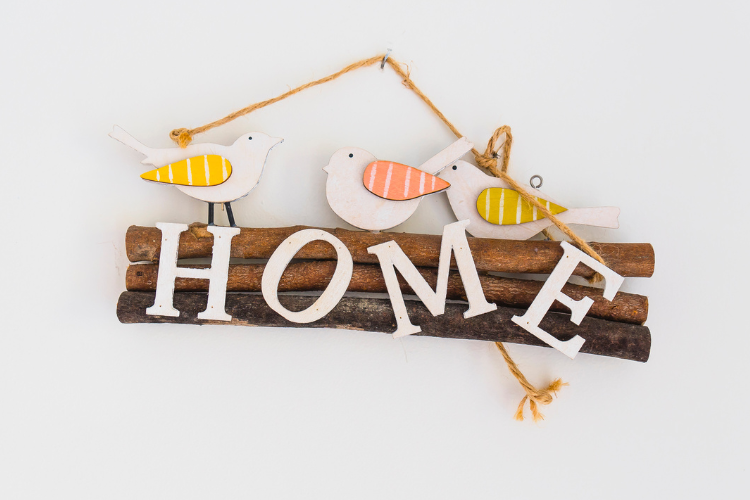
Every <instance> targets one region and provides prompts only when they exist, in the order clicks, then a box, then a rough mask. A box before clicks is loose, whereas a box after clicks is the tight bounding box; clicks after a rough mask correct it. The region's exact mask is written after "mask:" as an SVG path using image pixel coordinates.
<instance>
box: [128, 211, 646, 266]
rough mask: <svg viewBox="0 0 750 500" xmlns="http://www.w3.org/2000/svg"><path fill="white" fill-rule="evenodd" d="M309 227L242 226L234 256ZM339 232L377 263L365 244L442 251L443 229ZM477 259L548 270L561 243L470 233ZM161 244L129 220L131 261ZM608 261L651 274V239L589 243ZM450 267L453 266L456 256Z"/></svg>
mask: <svg viewBox="0 0 750 500" xmlns="http://www.w3.org/2000/svg"><path fill="white" fill-rule="evenodd" d="M303 229H310V228H308V227H306V226H293V227H283V228H242V231H241V232H240V234H239V235H237V236H236V237H235V238H234V239H233V240H232V257H235V258H244V259H268V258H270V257H271V254H272V253H273V252H274V250H276V248H277V247H278V246H279V244H281V242H282V241H284V240H285V239H286V238H287V237H289V236H290V235H291V234H293V233H295V232H297V231H301V230H303ZM320 229H323V230H324V231H327V232H329V233H331V234H333V235H334V236H336V237H337V238H339V239H340V240H341V241H342V242H343V243H344V244H345V245H346V246H347V248H348V249H349V251H350V252H351V254H352V258H353V260H354V262H355V263H357V264H377V263H378V260H377V257H376V256H375V255H372V254H369V253H368V252H367V248H368V247H370V246H373V245H378V244H380V243H385V242H387V241H391V240H393V241H395V242H396V243H398V245H399V246H400V247H401V248H402V249H403V251H404V253H406V255H407V256H408V257H409V259H411V261H412V262H413V263H414V265H415V266H421V267H437V265H438V258H439V255H440V241H441V236H440V235H428V234H410V233H371V232H366V231H349V230H346V229H326V228H320ZM468 240H469V246H470V247H471V253H472V256H473V258H474V262H475V264H476V267H477V269H478V270H479V271H496V272H505V273H532V274H549V273H551V272H552V270H553V269H554V268H555V265H556V264H557V261H559V260H560V258H561V257H562V255H563V250H562V247H560V243H559V242H555V241H517V240H499V239H489V238H468ZM212 245H213V236H212V235H211V233H209V232H208V231H206V226H205V224H199V223H194V224H191V226H190V230H189V231H186V232H184V233H182V235H181V236H180V247H179V252H178V257H179V258H181V259H190V258H201V257H210V256H211V247H212ZM160 247H161V231H160V230H159V229H157V228H154V227H141V226H131V227H130V228H128V231H127V234H126V237H125V249H126V252H127V255H128V259H130V261H131V262H141V261H149V262H157V261H158V260H159V251H160ZM591 247H592V248H593V249H594V250H595V251H596V252H597V253H598V254H599V255H601V256H602V257H603V258H604V260H605V262H606V263H607V267H609V268H610V269H612V270H613V271H615V272H616V273H617V274H619V275H621V276H624V277H650V276H651V275H652V274H653V273H654V249H653V247H652V246H651V245H650V244H649V243H591ZM296 258H297V259H305V260H333V259H335V258H336V252H335V250H334V249H333V247H332V246H331V245H330V244H328V243H326V242H324V241H316V242H312V243H310V244H308V245H306V246H305V247H304V248H302V250H300V252H299V253H298V254H297V255H296ZM451 267H452V268H454V269H455V260H454V261H453V262H452V264H451ZM574 274H575V275H576V276H583V277H585V278H590V277H592V276H593V275H594V272H593V271H592V270H591V269H589V268H588V267H586V266H585V265H583V264H580V265H579V266H578V267H577V268H576V271H575V273H574Z"/></svg>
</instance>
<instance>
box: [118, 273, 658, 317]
mask: <svg viewBox="0 0 750 500" xmlns="http://www.w3.org/2000/svg"><path fill="white" fill-rule="evenodd" d="M190 267H198V268H204V267H208V264H205V265H191V266H190ZM335 268H336V261H309V262H295V263H292V264H290V265H289V266H288V267H287V268H286V270H285V271H284V273H283V274H282V276H281V280H280V281H279V288H278V289H279V291H280V292H305V291H320V290H323V289H325V288H326V287H327V286H328V284H329V283H330V280H331V277H332V276H333V273H334V269H335ZM158 269H159V266H158V264H132V265H131V266H130V267H128V270H127V273H126V276H125V284H126V288H127V290H129V291H143V292H153V291H155V290H156V278H157V273H158ZM264 269H265V265H264V264H232V265H230V266H229V282H228V284H227V291H229V292H260V290H261V278H262V276H263V271H264ZM419 272H420V274H421V275H422V276H423V277H424V278H425V279H426V280H427V282H428V283H429V284H430V286H431V287H433V289H434V287H435V285H436V283H437V270H436V269H434V268H425V267H422V268H419ZM479 280H480V282H481V283H482V289H483V290H484V295H485V297H487V300H488V301H490V302H494V303H496V304H498V305H502V306H507V307H518V308H527V307H529V305H531V302H532V301H533V300H534V298H535V297H536V295H537V294H538V293H539V290H541V288H542V285H543V284H544V282H543V281H534V280H521V279H513V278H503V277H499V276H490V275H480V276H479ZM399 284H400V285H401V291H402V293H404V294H408V295H413V293H414V292H413V291H412V290H411V288H409V286H408V285H407V284H406V282H405V281H404V280H403V278H401V276H399ZM175 291H177V292H207V291H208V282H207V281H206V280H200V279H191V278H178V279H177V281H176V283H175ZM348 291H350V292H372V293H386V291H387V290H386V287H385V280H384V279H383V273H382V272H381V271H380V266H378V265H373V264H356V265H355V266H354V270H353V273H352V279H351V281H350V282H349V287H348ZM563 293H565V294H566V295H568V296H569V297H571V298H573V299H574V300H580V299H582V298H583V297H585V296H588V297H591V298H592V299H593V300H594V304H593V305H592V306H591V309H590V310H589V312H588V315H589V316H592V317H594V318H601V319H607V320H611V321H622V322H625V323H633V324H639V325H642V324H643V323H644V322H645V321H646V319H647V318H648V297H644V296H642V295H635V294H630V293H624V292H619V293H618V294H617V295H616V296H615V299H614V300H613V301H612V302H610V301H608V300H605V299H604V298H603V297H602V290H601V289H600V288H594V287H588V286H580V285H572V284H567V285H565V287H563ZM448 298H449V299H453V300H466V294H465V293H464V288H463V284H462V282H461V278H460V276H459V275H458V273H457V272H455V271H453V272H451V274H450V277H449V279H448ZM551 310H552V311H556V312H568V309H567V308H566V307H565V306H563V305H562V304H560V303H559V302H555V303H554V304H553V306H552V308H551Z"/></svg>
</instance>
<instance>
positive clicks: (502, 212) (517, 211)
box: [477, 188, 567, 225]
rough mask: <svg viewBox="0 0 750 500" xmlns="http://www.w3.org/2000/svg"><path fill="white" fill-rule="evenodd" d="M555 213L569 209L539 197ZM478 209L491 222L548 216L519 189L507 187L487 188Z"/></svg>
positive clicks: (478, 203)
mask: <svg viewBox="0 0 750 500" xmlns="http://www.w3.org/2000/svg"><path fill="white" fill-rule="evenodd" d="M537 200H538V201H539V202H540V203H541V204H542V205H545V206H546V208H547V210H549V211H550V212H551V213H552V214H553V215H556V214H559V213H561V212H564V211H566V210H567V208H565V207H561V206H560V205H557V204H555V203H552V202H550V201H547V200H543V199H542V198H539V197H537ZM477 210H478V211H479V215H481V216H482V218H483V219H484V220H486V221H487V222H489V223H491V224H497V225H508V224H523V223H524V222H533V221H535V220H539V219H543V218H545V217H546V216H545V215H544V214H543V213H542V212H541V211H540V210H538V209H537V208H536V207H535V206H533V205H532V204H531V203H529V202H527V201H526V200H524V199H523V198H522V197H521V195H519V194H518V191H514V190H512V189H506V188H487V189H485V190H484V191H482V193H481V194H480V195H479V198H477Z"/></svg>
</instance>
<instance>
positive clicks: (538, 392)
mask: <svg viewBox="0 0 750 500" xmlns="http://www.w3.org/2000/svg"><path fill="white" fill-rule="evenodd" d="M377 63H381V64H382V65H384V64H388V65H389V66H390V67H391V68H392V69H393V70H394V71H395V72H396V73H397V74H398V75H399V76H400V77H401V78H402V82H401V83H402V84H403V85H404V86H405V87H406V88H408V89H409V90H411V91H413V92H414V93H415V94H416V95H417V96H419V98H420V99H422V101H423V102H424V103H425V104H426V105H427V106H428V107H429V108H430V109H431V110H432V112H433V113H435V115H437V117H438V118H440V120H441V121H442V122H443V123H444V124H445V125H446V126H447V127H448V128H449V129H450V131H451V132H453V134H454V135H455V136H456V137H458V138H461V137H464V135H463V134H462V133H461V132H459V130H458V129H457V128H456V126H455V125H453V123H451V121H450V120H448V118H447V117H446V116H445V115H444V114H443V113H442V111H440V110H439V109H438V108H437V106H435V104H434V103H433V102H432V101H431V100H430V98H429V97H427V95H425V93H424V92H422V91H421V90H420V89H419V87H417V86H416V85H415V84H414V82H413V81H412V79H411V78H410V69H409V66H408V65H406V64H404V63H401V62H398V61H396V60H395V59H393V58H392V57H390V54H384V55H379V56H375V57H371V58H369V59H363V60H361V61H358V62H355V63H353V64H350V65H349V66H346V67H345V68H343V69H341V70H339V71H337V72H335V73H332V74H330V75H328V76H326V77H323V78H320V79H318V80H314V81H312V82H308V83H306V84H304V85H300V86H299V87H296V88H294V89H291V90H289V91H287V92H284V93H283V94H280V95H278V96H276V97H273V98H271V99H267V100H265V101H260V102H256V103H254V104H250V105H249V106H246V107H244V108H242V109H240V110H238V111H235V112H233V113H230V114H228V115H227V116H225V117H224V118H221V119H218V120H215V121H213V122H211V123H208V124H206V125H202V126H200V127H196V128H192V129H187V128H177V129H174V130H172V131H171V132H170V133H169V137H170V138H171V139H172V140H173V141H175V142H176V143H177V144H178V145H179V146H180V147H181V148H185V147H187V146H188V144H190V142H191V141H192V140H193V137H194V136H195V135H196V134H200V133H203V132H206V131H208V130H211V129H212V128H215V127H219V126H221V125H224V124H225V123H229V122H231V121H232V120H235V119H236V118H239V117H241V116H245V115H247V114H250V113H252V112H253V111H256V110H258V109H261V108H265V107H266V106H269V105H271V104H274V103H276V102H279V101H282V100H284V99H286V98H287V97H291V96H293V95H294V94H298V93H300V92H302V91H303V90H306V89H309V88H311V87H315V86H317V85H321V84H323V83H327V82H330V81H332V80H335V79H337V78H339V77H340V76H342V75H345V74H346V73H349V72H351V71H354V70H356V69H359V68H364V67H367V66H372V65H373V64H377ZM403 66H406V70H404V69H403ZM503 136H505V140H504V142H503V144H502V155H500V154H498V152H497V151H498V149H499V148H497V143H498V141H499V140H500V138H501V137H503ZM512 145H513V135H512V134H511V131H510V127H509V126H508V125H503V126H502V127H499V128H498V129H497V130H495V132H494V133H493V134H492V137H490V140H489V142H488V143H487V149H486V150H485V151H484V153H480V152H479V151H478V150H477V149H476V148H472V149H471V153H472V154H473V155H474V159H475V160H476V162H477V165H479V166H480V167H482V168H484V169H486V170H488V171H489V172H490V173H491V174H492V175H494V176H496V177H498V178H500V179H502V180H504V181H505V182H506V183H508V185H509V186H510V187H511V188H513V189H514V190H516V191H517V192H518V193H519V194H520V195H521V197H522V198H523V199H524V200H526V202H528V203H530V204H531V205H533V206H535V207H536V208H537V210H539V211H541V212H542V213H543V214H544V215H545V216H546V217H547V218H549V220H550V221H551V222H552V223H553V224H554V225H555V226H556V227H557V228H558V229H560V231H562V232H563V233H564V234H565V235H567V236H568V238H570V239H571V240H572V242H573V243H574V244H575V245H576V246H578V248H580V249H581V250H583V251H584V252H586V253H587V254H589V255H590V256H591V257H593V258H594V259H596V260H597V261H599V262H601V263H602V264H604V259H602V257H601V256H600V255H599V254H598V253H596V251H594V249H593V248H591V246H590V245H589V244H588V243H586V241H584V240H583V239H582V238H581V237H579V236H578V235H577V234H575V233H574V232H573V230H572V229H570V228H569V227H568V226H567V225H566V224H565V223H564V222H563V221H561V220H560V219H558V218H557V217H555V215H554V214H552V213H551V212H550V211H549V210H548V209H547V207H546V206H545V205H543V204H542V203H540V202H539V200H537V199H536V196H533V195H531V194H530V193H529V192H528V191H526V189H524V187H523V186H521V185H520V184H519V183H518V182H516V181H515V180H514V179H513V178H512V177H510V176H509V175H508V173H507V170H508V163H509V161H510V150H511V146H512ZM496 148H497V149H496ZM500 156H501V157H502V162H501V163H500V166H499V167H498V158H499V157H500ZM545 234H546V235H547V236H548V237H549V233H548V232H546V230H545ZM601 279H602V277H601V276H600V275H599V273H596V274H595V275H594V277H593V278H592V279H591V280H590V281H592V282H596V281H599V280H601ZM495 345H496V346H497V348H498V350H499V351H500V354H502V356H503V359H505V363H506V364H507V365H508V369H509V370H510V372H511V374H513V376H514V377H515V378H516V380H518V383H519V384H521V387H523V389H524V391H525V392H526V395H525V396H524V397H523V399H522V400H521V402H520V403H519V405H518V410H517V411H516V414H515V419H516V420H523V418H524V417H523V413H524V408H525V405H526V402H527V401H528V402H529V408H530V409H531V414H532V416H533V419H534V421H535V422H538V421H539V420H541V419H543V418H544V416H543V415H542V414H541V412H540V411H539V406H541V405H548V404H550V403H551V402H552V399H553V396H554V395H555V394H556V393H557V391H559V390H560V388H562V386H564V385H568V384H567V383H565V382H563V381H562V380H560V379H556V380H554V381H553V382H552V383H550V384H549V386H547V388H546V389H537V388H536V387H534V386H533V385H532V384H531V383H530V382H529V381H528V380H527V379H526V377H525V376H524V375H523V373H521V370H520V368H518V365H517V364H516V363H515V361H513V359H512V358H511V357H510V355H509V354H508V351H507V350H506V349H505V346H504V345H503V344H502V343H501V342H495Z"/></svg>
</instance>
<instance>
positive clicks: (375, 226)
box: [323, 138, 474, 231]
mask: <svg viewBox="0 0 750 500" xmlns="http://www.w3.org/2000/svg"><path fill="white" fill-rule="evenodd" d="M473 147H474V146H473V145H472V144H471V143H470V142H469V141H468V140H466V139H465V138H461V139H459V140H457V141H456V142H454V143H453V144H451V145H450V146H448V147H447V148H445V149H444V150H442V151H440V152H439V153H438V154H436V155H435V156H433V157H432V158H430V159H429V160H427V161H426V162H425V163H423V164H422V165H420V166H419V167H418V168H414V167H410V166H407V165H403V164H401V163H396V162H391V161H379V160H378V159H377V158H375V157H374V156H373V155H372V154H370V153H368V152H367V151H365V150H363V149H359V148H343V149H339V150H338V151H336V152H335V153H334V154H333V156H332V157H331V161H329V162H328V165H326V166H325V167H324V168H323V170H324V171H325V172H326V173H327V174H328V179H327V181H326V198H328V204H329V205H330V206H331V209H333V211H334V212H335V213H336V215H338V216H339V217H341V218H342V219H344V220H345V221H346V222H348V223H349V224H351V225H352V226H354V227H358V228H360V229H366V230H368V231H383V230H386V229H390V228H392V227H394V226H397V225H399V224H401V223H402V222H404V221H406V220H407V219H408V218H409V217H411V216H412V214H413V213H414V212H415V211H416V210H417V207H418V206H419V202H420V200H421V199H422V198H423V197H424V196H427V195H428V194H433V193H439V192H441V191H444V190H446V189H448V187H450V184H449V183H448V182H446V181H444V180H443V179H441V178H439V177H437V176H436V174H437V173H438V172H440V171H441V170H442V169H444V168H445V167H446V166H448V165H450V164H452V163H453V162H454V161H456V160H458V159H459V158H460V157H461V156H463V155H464V154H466V153H468V152H469V151H471V149H472V148H473Z"/></svg>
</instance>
